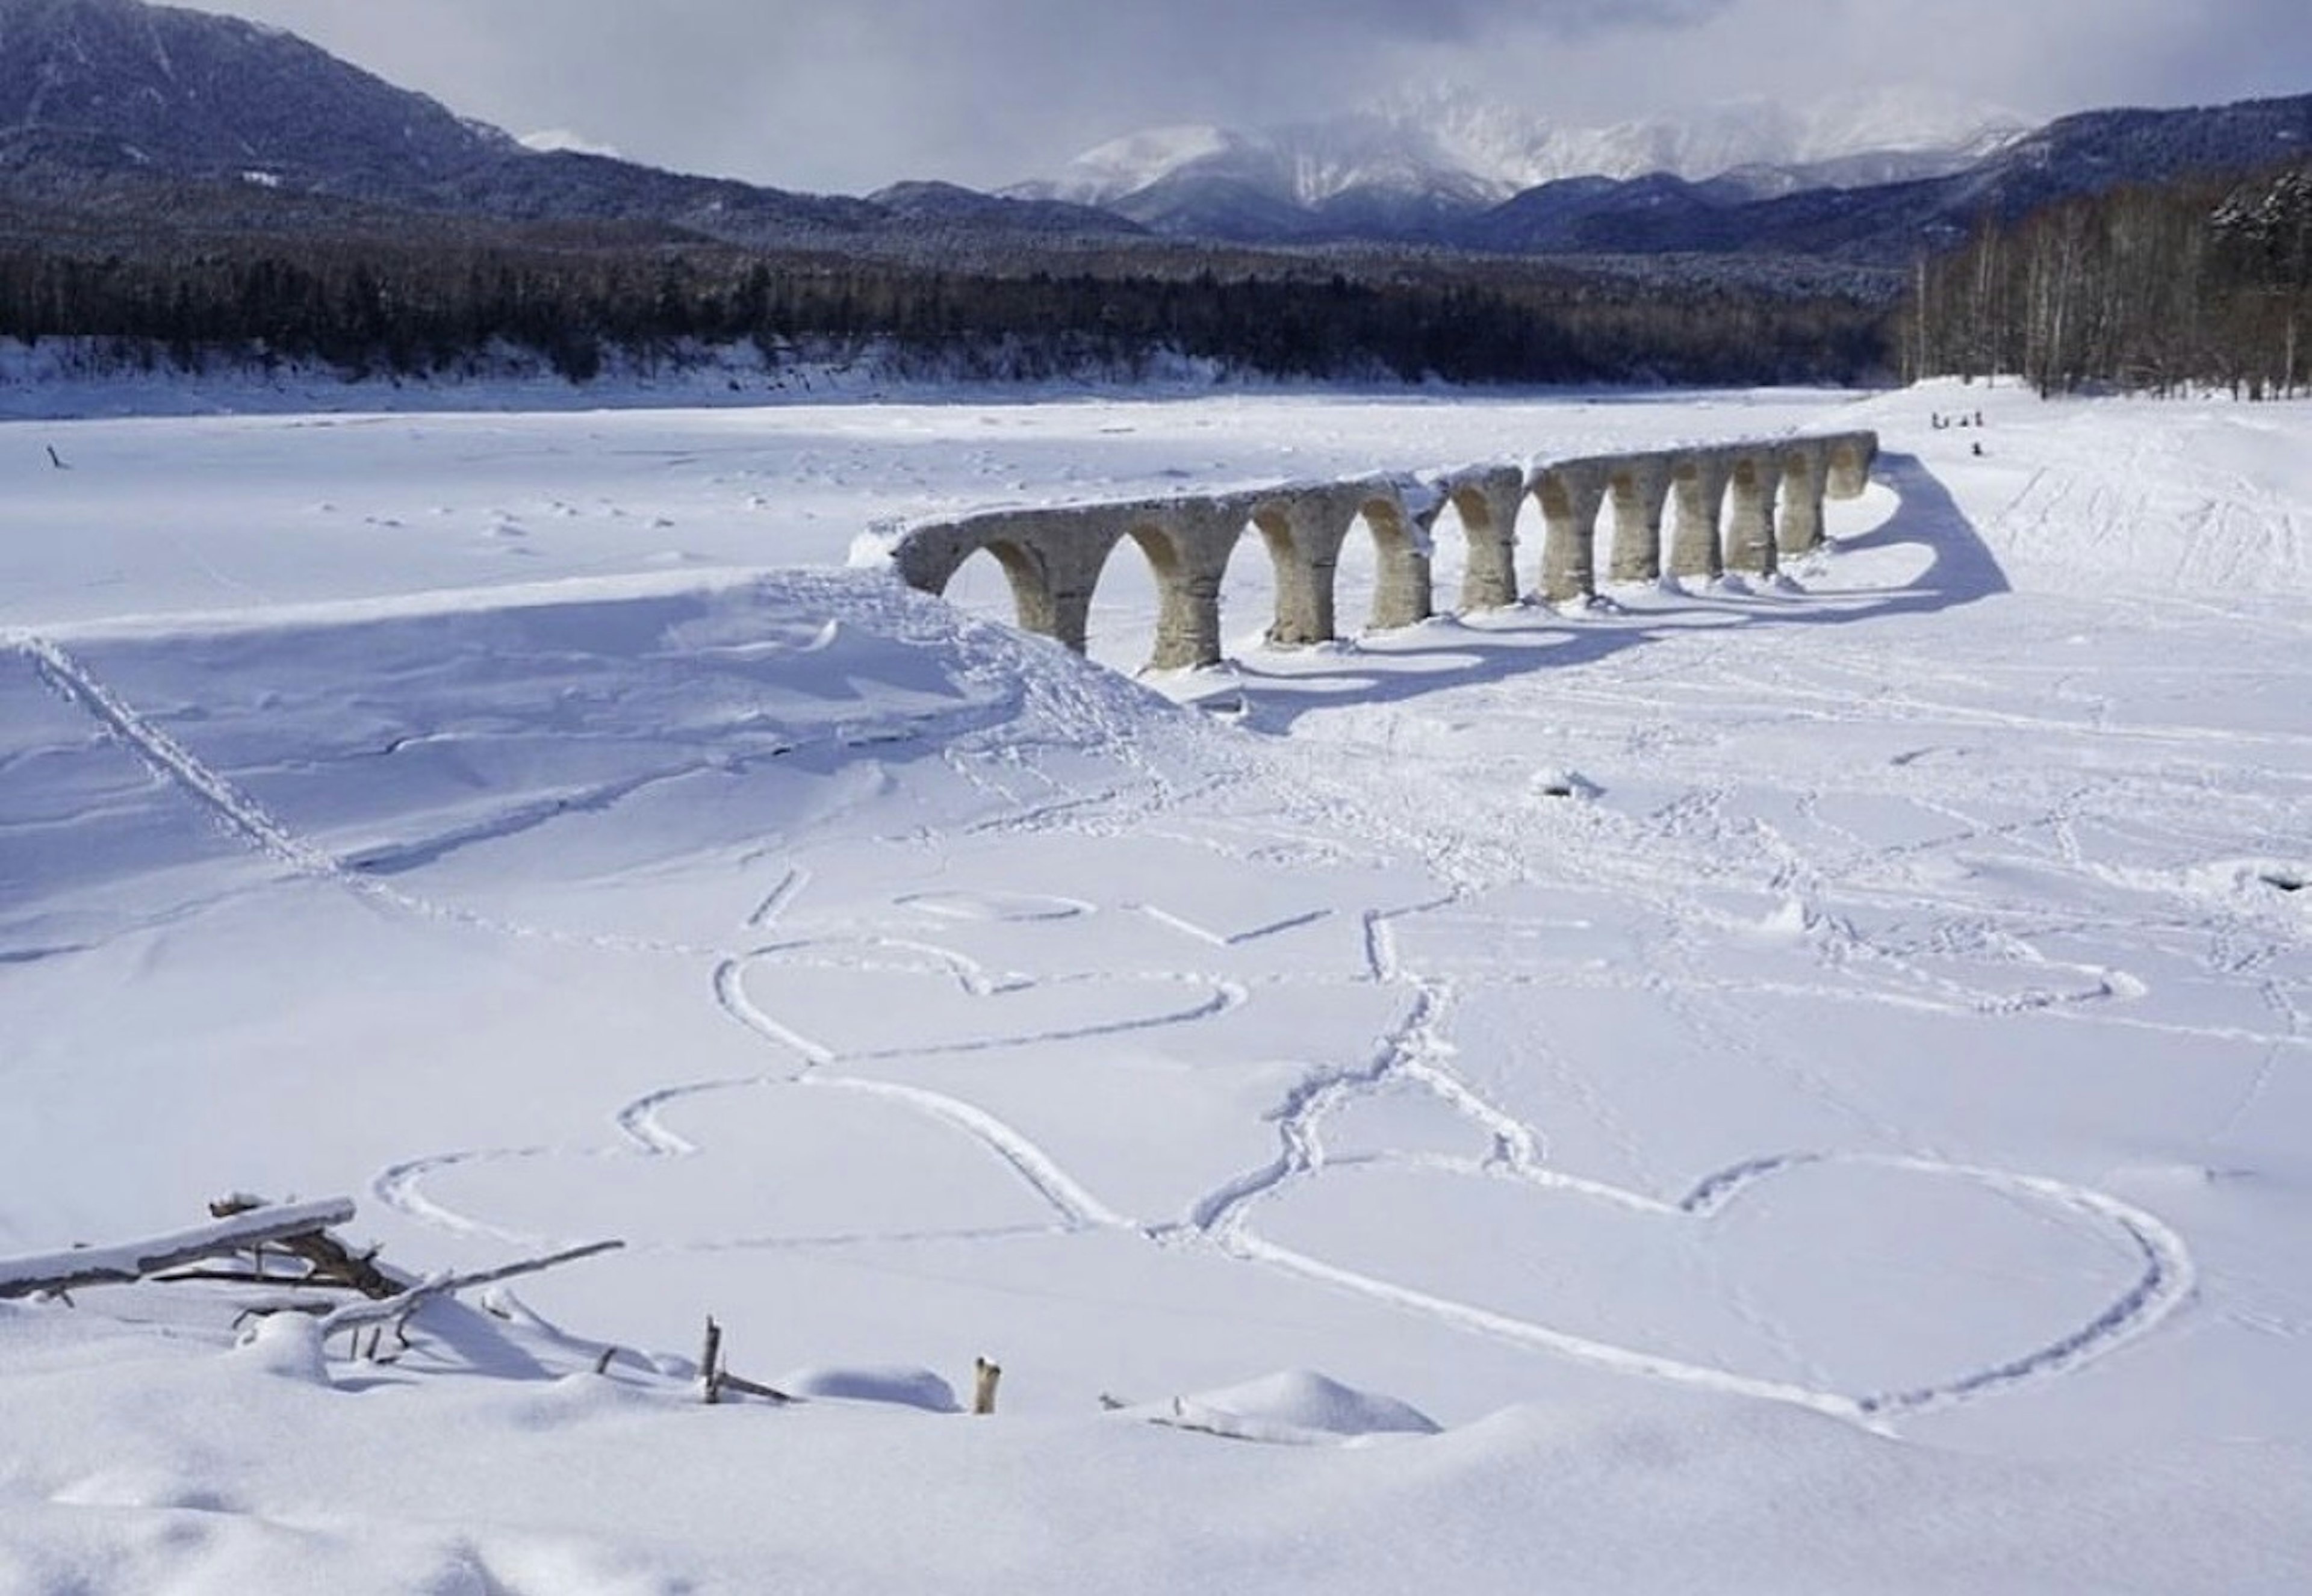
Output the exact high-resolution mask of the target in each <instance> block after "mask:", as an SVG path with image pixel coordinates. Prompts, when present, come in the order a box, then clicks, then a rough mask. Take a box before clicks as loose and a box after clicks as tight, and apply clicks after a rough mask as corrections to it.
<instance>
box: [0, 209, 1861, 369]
mask: <svg viewBox="0 0 2312 1596" xmlns="http://www.w3.org/2000/svg"><path fill="white" fill-rule="evenodd" d="M5 239H6V234H5V230H4V229H0V337H13V338H17V339H20V340H23V341H26V342H37V341H38V340H40V339H43V338H82V339H94V340H111V341H114V342H115V344H116V345H117V346H118V348H119V349H120V350H122V351H123V352H124V354H125V355H133V356H134V357H135V358H136V359H139V360H141V361H143V362H145V363H147V364H155V363H162V362H166V363H171V364H177V365H180V366H183V367H186V368H188V369H190V368H192V367H196V366H200V365H204V364H212V363H215V362H216V361H218V360H226V361H232V362H239V363H265V362H273V361H284V360H286V361H300V362H305V361H318V362H322V363H326V364H329V365H332V366H335V367H337V368H339V369H341V370H343V371H345V372H346V373H349V374H363V373H369V374H393V375H411V376H415V375H422V374H424V373H430V372H441V371H447V370H452V369H457V368H460V367H467V368H470V367H471V366H472V365H473V364H474V363H477V362H483V361H486V360H487V359H488V358H489V357H490V355H491V354H492V352H493V351H494V350H495V349H497V348H500V347H511V348H512V349H515V350H519V351H527V352H530V353H531V354H533V355H537V356H539V357H542V358H543V359H544V360H546V361H547V363H549V364H551V365H552V367H553V369H554V370H556V372H558V373H561V374H562V375H564V376H565V377H567V378H569V379H571V380H572V381H587V380H589V379H591V378H592V377H593V376H595V375H596V374H598V373H599V372H600V370H601V368H602V366H603V364H604V362H605V360H606V358H607V357H608V356H609V355H611V354H612V353H613V352H615V353H617V354H618V355H623V356H624V357H626V358H627V359H629V360H634V361H639V362H641V363H643V364H646V365H647V364H652V363H656V362H660V361H675V362H679V361H681V360H683V359H685V358H690V357H695V356H696V354H697V352H698V351H699V350H701V349H702V348H705V347H711V346H731V345H733V344H744V343H748V342H751V343H753V344H754V345H755V346H757V347H758V349H759V350H760V351H761V352H762V355H763V357H764V358H765V360H766V363H770V364H775V363H777V362H778V361H780V360H783V359H787V358H792V357H793V355H794V354H795V352H796V351H797V350H798V349H808V350H812V351H826V350H829V349H832V350H838V351H839V350H846V349H847V350H853V351H864V350H867V349H869V348H872V349H873V350H875V351H876V352H877V353H879V354H880V355H882V356H883V357H885V358H887V359H889V360H891V361H893V362H894V363H896V364H898V366H900V367H901V368H903V369H915V370H921V371H924V372H952V373H958V374H962V375H978V376H985V377H993V378H1003V377H1019V378H1036V377H1043V376H1052V375H1063V374H1067V373H1071V372H1076V371H1082V370H1087V369H1095V370H1099V371H1101V372H1106V373H1132V372H1134V371H1136V370H1143V369H1146V368H1147V367H1148V366H1149V365H1150V364H1151V363H1152V362H1155V361H1157V360H1159V359H1160V358H1163V357H1166V356H1179V357H1185V358H1187V359H1190V360H1195V361H1202V362H1209V363H1211V364H1213V365H1214V366H1215V367H1217V368H1219V369H1221V370H1222V371H1225V372H1228V373H1236V374H1244V375H1255V376H1261V377H1274V378H1331V379H1350V380H1363V381H1423V380H1427V379H1432V378H1434V379H1441V380H1444V381H1454V382H1464V383H1513V382H1515V383H1522V382H1627V381H1661V382H1676V383H1749V382H1774V381H1811V382H1852V381H1861V380H1864V379H1866V378H1868V377H1870V376H1871V375H1873V374H1875V373H1879V372H1882V371H1883V370H1884V362H1885V353H1886V346H1885V336H1884V322H1885V317H1886V311H1885V309H1884V307H1883V305H1881V304H1880V303H1876V302H1874V301H1872V300H1870V298H1869V297H1867V296H1861V295H1850V294H1838V293H1812V294H1796V293H1776V292H1773V291H1770V290H1766V289H1759V288H1748V287H1744V286H1741V285H1724V284H1709V283H1700V284H1696V285H1692V286H1690V287H1688V288H1686V289H1684V290H1681V291H1678V292H1675V293H1664V292H1663V291H1662V290H1661V289H1660V285H1639V284H1634V283H1630V282H1625V281H1617V280H1616V279H1613V278H1610V277H1601V276H1594V275H1588V274H1582V273H1579V272H1574V271H1570V270H1563V269H1558V268H1552V267H1539V266H1532V265H1528V264H1524V263H1510V262H1485V261H1470V262H1458V263H1457V262H1452V261H1449V260H1445V259H1442V258H1433V259H1427V260H1414V261H1402V260H1398V261H1387V262H1382V263H1378V264H1377V263H1374V262H1371V261H1357V260H1350V261H1347V262H1345V263H1335V262H1327V261H1326V260H1325V259H1322V258H1320V257H1313V256H1312V257H1291V256H1277V257H1260V256H1256V255H1249V254H1245V255H1237V256H1221V257H1212V258H1208V259H1207V261H1206V262H1205V263H1204V264H1202V265H1193V264H1191V263H1187V262H1186V261H1184V260H1182V259H1174V260H1173V261H1171V262H1170V263H1169V264H1165V265H1162V266H1160V267H1151V266H1150V265H1149V264H1148V263H1147V262H1146V261H1140V260H1134V261H1101V260H1099V259H1096V258H1093V257H1090V256H1078V257H1055V259H1057V260H1059V261H1060V262H1061V264H1060V265H1058V266H1057V267H1053V266H1044V267H1036V266H1033V265H1029V264H1023V265H1021V266H1020V267H1018V268H1015V269H1001V268H997V267H989V266H985V265H982V264H966V265H962V266H959V267H954V268H951V269H943V268H941V267H936V266H932V265H926V264H924V263H921V262H917V261H911V260H900V259H875V258H871V257H868V258H862V257H844V256H835V255H793V254H791V255H765V254H757V253H750V252H748V251H744V250H738V249H735V248H731V247H727V246H719V245H706V244H691V243H669V242H663V241H652V242H647V243H635V242H631V241H625V242H610V243H606V244H600V245H576V246H568V247H562V246H551V247H550V246H547V245H541V244H522V245H505V244H500V243H489V244H474V243H469V242H462V241H458V240H455V239H450V240H446V241H427V240H390V239H381V238H376V237H358V238H328V237H321V236H306V237H279V238H268V239H264V240H248V239H224V240H215V241H188V240H186V239H182V238H163V239H160V240H156V241H150V242H146V243H142V244H131V245H129V246H127V247H122V246H121V245H119V244H118V243H117V242H116V243H113V244H110V245H108V246H106V247H101V248H60V247H58V246H57V243H56V241H54V240H52V239H44V240H39V241H31V240H20V241H16V242H13V243H11V242H8V241H5ZM1214 261H1217V262H1218V264H1213V262H1214Z"/></svg>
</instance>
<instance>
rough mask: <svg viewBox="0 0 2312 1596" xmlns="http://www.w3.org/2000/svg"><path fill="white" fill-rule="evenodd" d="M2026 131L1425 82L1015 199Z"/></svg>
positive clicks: (1502, 180) (1336, 188)
mask: <svg viewBox="0 0 2312 1596" xmlns="http://www.w3.org/2000/svg"><path fill="white" fill-rule="evenodd" d="M2026 126H2027V124H2025V123H2024V121H2023V120H2022V119H2021V118H2019V117H2016V116H2014V115H2012V114H2010V113H2009V112H2006V111H2003V110H1997V109H1994V108H1988V107H1984V106H1982V105H1978V104H1975V103H1972V102H1968V101H1961V100H1959V99H1957V97H1955V96H1951V95H1949V94H1946V93H1943V92H1939V91H1934V90H1926V89H1917V88H1890V89H1872V90H1860V91H1853V92H1846V93H1843V94H1839V95H1836V96H1834V97H1832V98H1830V99H1826V100H1825V101H1820V102H1818V103H1816V104H1813V105H1806V106H1800V105H1793V104H1791V103H1790V102H1788V101H1779V100H1771V99H1765V98H1752V99H1746V100H1737V101H1726V102H1723V103H1721V104H1717V105H1712V106H1706V107H1703V108H1701V109H1700V110H1695V111H1692V112H1688V113H1686V114H1684V115H1681V116H1677V117H1649V118H1636V119H1633V120H1630V121H1625V122H1620V123H1616V124H1612V125H1610V126H1605V127H1577V126H1572V125H1567V124H1563V123H1559V122H1554V121H1552V120H1550V119H1548V118H1545V117H1543V116H1540V115H1538V114H1537V113H1535V112H1532V111H1529V110H1523V109H1520V108H1519V107H1515V106H1511V105H1507V104H1503V103H1501V102H1499V101H1489V100H1486V99H1484V97H1482V96H1479V95H1476V94H1474V93H1472V92H1468V91H1466V90H1464V89H1460V88H1457V87H1454V86H1451V85H1432V86H1426V87H1422V88H1418V89H1408V90H1406V91H1402V92H1397V93H1395V94H1391V95H1388V96H1385V97H1383V98H1381V99H1380V100H1379V101H1375V102H1374V104H1373V105H1372V107H1371V109H1369V110H1358V111H1354V112H1351V113H1347V114H1344V115H1342V116H1337V117H1332V118H1325V119H1323V120H1320V121H1312V122H1304V123H1299V124H1293V125H1288V126H1283V127H1267V128H1261V129H1250V130H1238V129H1230V128H1222V127H1211V126H1204V125H1195V126H1184V127H1160V128H1152V129H1149V130H1147V131H1145V132H1142V133H1135V134H1131V135H1127V136H1125V137H1123V138H1118V139H1115V140H1111V141H1110V142H1108V143H1107V144H1104V145H1099V147H1098V148H1097V149H1094V150H1090V151H1088V152H1087V153H1084V154H1082V155H1080V156H1078V157H1077V158H1076V159H1075V160H1073V161H1072V162H1069V163H1068V164H1067V165H1066V166H1065V167H1064V168H1063V169H1062V170H1061V171H1060V172H1059V173H1057V174H1056V175H1055V176H1054V177H1052V178H1050V179H1048V180H1040V181H1037V182H1032V183H1025V184H1021V185H1020V186H1018V187H1017V188H1016V189H1012V190H1011V192H1012V193H1015V194H1020V195H1023V196H1028V197H1037V198H1055V199H1067V200H1072V201H1074V202H1076V203H1079V204H1089V205H1105V204H1111V203H1113V202H1115V201H1117V200H1119V199H1122V198H1124V197H1126V196H1129V195H1132V194H1135V193H1138V192H1140V191H1141V190H1143V189H1148V188H1150V187H1152V186H1153V185H1155V184H1158V183H1160V182H1163V181H1165V180H1169V179H1174V178H1181V177H1186V176H1195V177H1213V178H1222V179H1227V180H1234V181H1237V182H1241V183H1247V184H1249V185H1251V186H1253V187H1255V188H1257V189H1261V190H1263V191H1265V192H1267V193H1269V194H1271V195H1273V196H1274V197H1277V198H1280V199H1286V200H1289V201H1290V202H1291V203H1292V204H1295V205H1299V206H1321V205H1323V204H1325V203H1326V202H1327V201H1328V200H1331V199H1333V198H1335V197H1337V196H1339V195H1342V194H1344V193H1347V192H1349V191H1352V190H1360V189H1380V190H1387V191H1391V192H1398V193H1404V192H1423V191H1426V192H1432V193H1438V194H1444V195H1451V196H1455V197H1465V198H1467V199H1471V200H1477V201H1483V202H1497V201H1499V200H1502V199H1506V198H1508V197H1510V196H1511V195H1513V194H1516V193H1519V192H1520V191H1522V190H1524V189H1531V188H1535V187H1537V186H1538V185H1540V184H1543V183H1548V182H1554V181H1556V180H1560V179H1564V178H1572V177H1609V178H1620V179H1627V178H1634V177H1642V176H1644V175H1646V174H1648V173H1651V172H1657V171H1666V172H1669V173H1672V174H1674V175H1676V176H1677V177H1680V178H1684V179H1686V180H1689V181H1700V180H1706V179H1710V178H1714V177H1718V176H1721V174H1724V173H1728V172H1732V171H1742V170H1745V169H1751V168H1774V169H1789V168H1803V167H1809V166H1817V165H1824V164H1826V163H1830V162H1839V161H1843V160H1848V159H1851V158H1852V157H1855V156H1858V155H1864V154H1870V155H1876V156H1881V157H1887V158H1889V159H1891V160H1892V161H1894V162H1895V164H1896V165H1897V166H1899V167H1900V168H1901V169H1902V170H1903V171H1904V172H1905V174H1906V175H1930V174H1931V173H1940V172H1942V171H1951V170H1955V169H1957V167H1958V166H1960V165H1962V164H1964V163H1966V162H1968V161H1972V160H1975V159H1978V158H1980V157H1981V156H1982V155H1984V154H1986V153H1989V152H1990V151H1991V150H1992V149H1994V148H1996V147H1997V146H1998V145H1999V144H2001V143H2002V142H2004V141H2005V140H2007V139H2009V138H2011V137H2013V136H2015V135H2017V134H2018V133H2020V132H2021V131H2023V130H2024V129H2025V127H2026ZM1882 164H1884V162H1882ZM1914 168H1915V169H1916V170H1915V171H1913V170H1912V169H1914Z"/></svg>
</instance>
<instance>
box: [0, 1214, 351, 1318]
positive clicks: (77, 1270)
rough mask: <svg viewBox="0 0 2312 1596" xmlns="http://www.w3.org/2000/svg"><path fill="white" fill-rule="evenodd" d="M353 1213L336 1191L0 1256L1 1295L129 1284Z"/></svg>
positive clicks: (320, 1226)
mask: <svg viewBox="0 0 2312 1596" xmlns="http://www.w3.org/2000/svg"><path fill="white" fill-rule="evenodd" d="M353 1216H354V1204H353V1199H352V1198H351V1197H332V1198H330V1199H328V1201H326V1202H318V1203H299V1204H295V1205H291V1206H282V1207H275V1208H250V1209H248V1210H246V1211H244V1212H240V1213H235V1214H232V1215H228V1216H223V1217H220V1218H219V1219H218V1220H217V1221H216V1223H214V1224H205V1225H202V1226H200V1227H199V1228H198V1229H196V1230H189V1231H178V1232H174V1233H173V1234H171V1235H165V1236H151V1237H147V1238H146V1239H145V1240H144V1241H130V1242H127V1243H125V1244H123V1245H120V1246H117V1247H89V1248H78V1249H75V1250H72V1251H70V1252H54V1253H46V1254H39V1255H35V1256H33V1257H31V1258H0V1298H9V1297H29V1296H32V1295H35V1294H37V1293H40V1292H53V1291H69V1290H71V1289H72V1288H73V1287H74V1286H78V1285H126V1284H128V1283H130V1282H133V1281H137V1280H142V1279H144V1278H145V1276H148V1275H158V1274H161V1273H162V1272H163V1271H165V1270H169V1269H175V1268H180V1267H183V1266H184V1265H186V1264H190V1263H197V1262H199V1261H200V1260H201V1259H203V1258H223V1257H227V1256H229V1255H231V1254H232V1253H236V1252H242V1251H246V1250H249V1249H250V1248H252V1247H258V1246H262V1245H263V1244H265V1243H266V1242H268V1241H273V1242H283V1243H286V1242H287V1241H289V1240H290V1238H292V1237H297V1236H309V1235H313V1234H316V1233H318V1232H320V1231H321V1230H323V1229H325V1228H326V1227H328V1226H329V1225H333V1224H343V1223H346V1221H348V1220H350V1219H351V1218H353Z"/></svg>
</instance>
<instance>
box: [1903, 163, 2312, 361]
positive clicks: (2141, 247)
mask: <svg viewBox="0 0 2312 1596" xmlns="http://www.w3.org/2000/svg"><path fill="white" fill-rule="evenodd" d="M2308 312H2312V165H2301V164H2299V165H2291V166H2288V167H2284V168H2281V169H2278V170H2274V171H2267V172H2264V173H2261V174H2259V175H2257V176H2255V177H2253V178H2250V179H2247V180H2238V179H2234V180H2225V181H2220V180H2187V181H2182V182H2176V183H2168V184H2162V185H2158V186H2150V187H2136V188H2125V189H2114V190H2112V191H2110V192H2108V193H2106V194H2102V195H2098V196H2096V197H2089V198H2080V199H2071V200H2066V201H2063V202H2062V203H2061V204H2057V205H2054V206H2048V207H2046V208H2045V209H2043V210H2039V211H2036V212H2034V213H2032V214H2031V215H2027V216H2025V217H2023V218H2022V219H2020V220H2019V221H2017V222H2014V223H2010V224H2005V225H2000V224H1992V223H1986V224H1984V225H1983V226H1981V227H1980V228H1978V229H1977V230H1976V232H1975V235H1974V237H1973V239H1972V240H1971V241H1969V242H1968V243H1967V244H1966V247H1965V248H1963V249H1960V250H1954V251H1952V252H1950V253H1949V254H1947V255H1944V256H1942V257H1940V258H1939V259H1933V260H1930V261H1924V262H1922V263H1921V265H1920V267H1919V268H1918V272H1917V281H1916V284H1915V286H1914V290H1913V293H1912V294H1911V297H1910V299H1909V301H1908V302H1907V303H1905V307H1904V309H1903V311H1902V314H1901V316H1900V317H1899V318H1898V320H1897V322H1896V331H1895V337H1896V340H1897V342H1898V345H1899V357H1900V364H1901V366H1902V369H1903V370H1904V372H1905V374H1907V375H1913V376H1918V375H1925V376H1937V375H1959V376H1982V375H1986V374H1989V373H2019V374H2021V375H2022V376H2024V377H2026V378H2027V379H2028V380H2029V381H2031V382H2032V383H2033V384H2034V385H2036V387H2037V388H2038V390H2039V391H2040V392H2041V393H2043V394H2050V393H2069V392H2075V391H2078V390H2080V389H2082V388H2111V389H2121V390H2134V391H2150V392H2161V393H2165V392H2172V391H2175V390H2179V389H2185V388H2199V387H2218V388H2227V389H2229V390H2231V391H2233V392H2234V393H2236V394H2241V395H2245V396H2247V397H2251V398H2263V397H2265V396H2267V395H2280V394H2288V393H2295V392H2299V391H2301V390H2304V389H2305V388H2306V387H2307V386H2308V383H2312V372H2308V366H2312V351H2308V350H2307V349H2306V348H2305V347H2304V338H2305V331H2306V326H2307V320H2308Z"/></svg>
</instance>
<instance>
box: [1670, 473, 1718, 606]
mask: <svg viewBox="0 0 2312 1596" xmlns="http://www.w3.org/2000/svg"><path fill="white" fill-rule="evenodd" d="M1731 469H1732V468H1731V465H1730V462H1729V461H1728V460H1724V459H1723V458H1721V457H1720V456H1718V455H1714V454H1689V455H1686V456H1684V457H1683V458H1681V459H1680V460H1678V462H1677V466H1676V467H1675V468H1673V469H1672V472H1671V487H1670V496H1671V497H1672V498H1673V499H1674V500H1675V501H1676V502H1677V526H1676V528H1675V530H1674V531H1672V532H1671V534H1670V549H1669V574H1671V575H1672V576H1703V577H1709V576H1716V575H1718V574H1721V572H1723V571H1724V570H1725V568H1726V565H1725V560H1724V558H1723V557H1722V556H1721V554H1720V552H1719V547H1718V523H1719V517H1720V512H1721V507H1722V506H1723V504H1724V503H1725V499H1726V478H1727V477H1728V476H1729V475H1730V473H1731Z"/></svg>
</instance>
